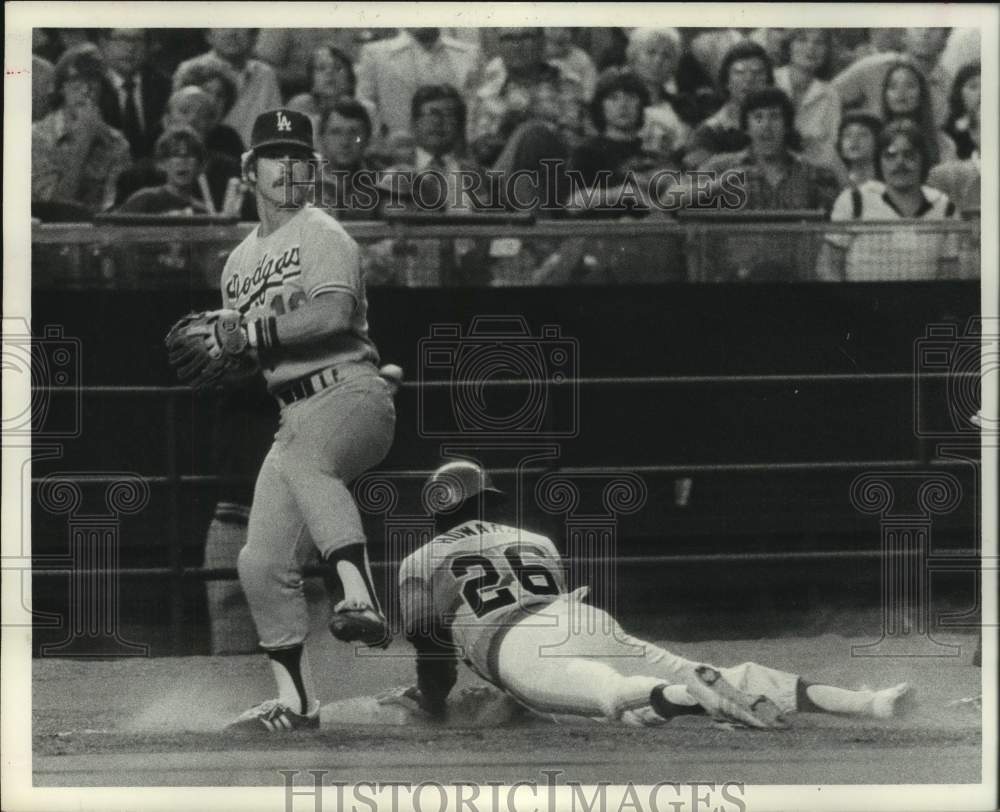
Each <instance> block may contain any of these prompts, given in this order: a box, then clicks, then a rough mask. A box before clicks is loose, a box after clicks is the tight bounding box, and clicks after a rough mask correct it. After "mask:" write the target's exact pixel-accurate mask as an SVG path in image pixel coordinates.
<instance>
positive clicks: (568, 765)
mask: <svg viewBox="0 0 1000 812" xmlns="http://www.w3.org/2000/svg"><path fill="white" fill-rule="evenodd" d="M940 639H941V640H943V641H944V642H948V643H952V644H956V645H959V646H960V647H961V653H960V656H957V657H949V658H900V657H897V658H883V657H854V656H852V655H851V645H852V644H859V643H867V642H871V641H870V640H859V639H854V640H852V639H847V638H843V637H839V636H835V635H824V636H822V637H815V638H794V639H785V640H757V641H753V640H740V641H734V642H722V641H718V642H712V643H698V644H684V645H676V646H671V648H673V650H675V651H677V652H678V653H681V654H684V655H686V656H689V657H697V658H700V659H703V660H707V661H710V662H714V663H716V664H718V665H729V664H734V663H737V662H741V661H744V660H755V661H757V662H762V663H766V664H768V665H772V666H775V667H777V668H783V669H786V670H789V671H793V672H795V673H800V674H803V675H804V676H806V677H808V678H811V679H814V680H822V681H830V682H834V683H838V684H843V685H845V686H851V687H857V686H860V685H862V684H867V685H871V686H878V687H882V686H884V685H889V684H892V683H895V682H898V681H902V680H908V681H910V682H911V683H912V684H913V685H914V686H915V687H916V691H917V696H918V698H919V703H918V706H917V708H916V709H915V711H914V712H913V713H912V714H911V715H910V716H909V717H907V718H905V719H897V720H891V721H887V722H876V721H870V720H863V721H860V722H859V721H857V720H851V719H848V718H844V717H831V716H817V715H802V716H798V717H794V718H793V719H792V720H791V725H790V727H789V729H788V730H782V731H766V732H762V733H761V732H749V731H724V730H719V729H716V728H714V727H713V726H712V725H711V724H710V723H708V722H707V720H705V719H703V718H682V719H679V720H676V721H675V722H674V723H673V724H671V725H667V726H665V727H663V728H658V729H634V728H623V727H618V726H611V725H594V724H581V725H555V724H552V723H548V722H543V721H532V722H530V723H527V724H520V725H517V726H511V727H508V728H494V729H487V728H469V727H461V726H449V727H427V726H413V727H406V728H403V727H360V726H345V727H343V728H338V729H323V730H320V731H317V732H312V733H306V734H290V735H283V736H280V737H271V738H267V737H256V736H247V735H242V736H233V735H231V734H224V733H221V732H220V728H221V726H222V725H223V724H225V722H227V721H229V720H230V719H231V718H232V717H234V716H235V715H236V714H237V713H239V712H240V711H242V710H243V709H245V708H246V707H248V706H250V705H252V704H254V703H256V702H258V701H260V700H261V699H264V698H267V697H269V696H270V695H271V693H272V690H273V689H272V687H271V677H270V673H269V670H268V668H267V665H266V663H265V661H264V659H263V658H261V657H215V658H211V657H188V658H162V659H127V660H126V659H122V660H110V661H77V660H59V659H51V660H36V661H34V663H33V694H34V696H33V731H32V735H33V743H34V755H35V758H34V779H35V784H36V785H37V786H198V785H208V786H212V785H214V786H244V785H245V786H253V785H280V784H282V783H283V780H284V779H283V778H282V776H281V775H280V774H279V773H278V770H282V769H283V770H301V771H303V775H304V779H303V780H306V781H309V780H311V779H310V778H309V777H308V775H305V773H304V771H306V770H309V769H325V770H328V771H329V772H328V774H327V777H326V778H325V779H324V780H325V781H347V782H357V781H378V782H388V781H412V782H417V781H421V780H423V781H429V780H435V781H440V782H443V783H450V782H455V781H467V782H478V783H482V782H486V781H503V782H505V783H510V782H514V781H519V780H526V781H532V780H534V781H539V780H542V778H541V775H540V771H541V770H561V771H562V774H561V776H560V780H563V781H569V780H578V781H583V782H588V783H589V782H595V781H610V782H613V783H623V782H626V781H633V782H636V783H646V784H651V783H655V782H658V781H680V782H690V781H708V782H715V783H723V782H726V781H738V782H739V781H742V782H746V783H750V784H800V783H808V784H819V783H824V784H838V783H879V784H892V783H959V784H960V783H976V782H978V781H979V780H980V767H981V749H980V748H981V718H980V711H979V710H978V709H977V708H975V706H974V705H972V704H971V703H967V704H964V705H958V706H953V707H949V706H948V703H950V702H953V701H955V700H961V699H964V698H967V697H975V696H978V695H979V694H980V693H981V687H980V679H981V672H980V670H979V669H978V668H975V667H973V666H971V665H970V659H971V656H972V650H973V648H974V643H973V641H972V639H971V638H969V637H963V636H956V635H952V636H942V637H941V638H940ZM317 642H318V643H319V645H318V646H315V647H314V650H315V654H314V655H313V658H312V659H313V664H314V668H315V671H316V674H317V677H318V682H319V683H320V685H321V686H322V687H321V690H322V692H323V699H324V701H329V700H332V699H337V698H347V697H351V696H360V695H364V694H371V693H375V692H377V691H380V690H383V689H386V688H390V687H392V686H394V685H401V684H404V683H408V682H410V680H411V668H412V664H411V660H410V658H409V657H408V656H406V651H407V647H406V646H403V645H399V646H396V645H394V646H393V647H391V648H390V649H389V651H388V652H387V653H384V654H383V653H379V654H377V655H372V654H368V653H365V654H364V655H361V654H354V653H353V652H352V651H351V650H350V649H348V648H347V647H344V646H340V645H338V644H335V643H334V642H333V641H330V640H326V639H323V638H317ZM473 681H474V679H473V678H472V677H471V676H470V675H468V674H463V676H462V678H461V681H460V685H461V684H472V683H473Z"/></svg>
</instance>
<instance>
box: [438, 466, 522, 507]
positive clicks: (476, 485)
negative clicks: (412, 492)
mask: <svg viewBox="0 0 1000 812" xmlns="http://www.w3.org/2000/svg"><path fill="white" fill-rule="evenodd" d="M486 492H488V493H496V494H502V493H503V491H501V490H500V489H499V488H497V487H496V486H495V485H494V484H493V480H492V479H490V475H489V474H488V473H487V472H486V470H485V469H484V468H483V467H482V466H480V465H476V463H474V462H468V461H466V460H458V461H457V462H449V463H447V464H445V465H442V466H441V467H440V468H438V469H437V470H436V471H435V472H434V473H433V474H431V475H430V478H429V479H428V480H427V482H426V483H425V484H424V503H425V504H426V506H427V508H428V509H429V510H430V512H431V513H451V512H452V511H453V510H456V509H457V508H458V507H460V506H461V505H463V504H465V501H466V500H467V499H470V498H472V497H473V496H477V495H479V494H481V493H486Z"/></svg>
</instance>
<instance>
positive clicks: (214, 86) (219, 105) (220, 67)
mask: <svg viewBox="0 0 1000 812" xmlns="http://www.w3.org/2000/svg"><path fill="white" fill-rule="evenodd" d="M185 87H197V88H201V89H202V90H204V91H205V92H206V93H208V94H209V96H211V97H212V99H213V100H214V101H215V114H214V120H213V122H212V126H211V127H210V128H209V130H208V132H207V134H206V135H205V136H204V141H205V148H206V149H207V150H208V151H209V152H216V153H221V154H223V155H228V156H229V157H231V158H233V159H234V160H236V161H239V160H241V156H242V155H243V152H244V147H243V139H242V138H241V137H240V135H239V133H237V132H236V130H234V129H233V128H232V127H230V126H229V125H228V124H225V123H224V122H223V119H224V118H225V117H226V116H227V115H228V114H229V111H230V110H232V109H233V105H234V104H236V74H234V73H233V71H232V70H230V69H229V68H228V67H227V66H226V65H224V64H222V63H221V62H205V61H202V62H194V63H191V64H189V65H188V66H187V67H186V68H184V70H183V71H181V70H178V71H177V72H176V73H175V74H174V88H175V89H178V90H180V89H182V88H185Z"/></svg>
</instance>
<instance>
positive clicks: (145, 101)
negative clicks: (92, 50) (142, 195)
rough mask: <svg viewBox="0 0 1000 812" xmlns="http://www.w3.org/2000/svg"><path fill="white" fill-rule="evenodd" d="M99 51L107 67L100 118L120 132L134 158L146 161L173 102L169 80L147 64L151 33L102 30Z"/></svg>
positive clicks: (112, 29)
mask: <svg viewBox="0 0 1000 812" xmlns="http://www.w3.org/2000/svg"><path fill="white" fill-rule="evenodd" d="M100 48H101V53H102V54H103V55H104V61H105V62H106V63H107V67H108V70H107V76H108V82H107V86H106V88H105V89H104V90H103V92H102V94H101V99H100V107H101V115H102V116H103V118H104V120H105V121H106V122H107V123H108V124H109V125H111V126H112V127H114V128H115V129H117V130H121V132H122V134H123V135H124V136H125V138H126V139H127V140H128V142H129V147H130V148H131V151H132V157H133V158H136V159H138V158H147V157H149V156H150V155H152V154H153V146H154V145H155V144H156V139H157V138H158V137H159V136H160V133H161V132H163V130H162V128H161V126H160V119H161V118H162V116H163V110H164V108H165V107H166V104H167V99H168V98H170V78H169V77H167V76H164V75H163V74H161V73H159V72H157V71H156V70H154V69H153V68H152V67H151V66H150V65H149V64H148V63H147V56H148V53H149V48H148V32H147V31H146V29H144V28H108V29H102V31H101V35H100Z"/></svg>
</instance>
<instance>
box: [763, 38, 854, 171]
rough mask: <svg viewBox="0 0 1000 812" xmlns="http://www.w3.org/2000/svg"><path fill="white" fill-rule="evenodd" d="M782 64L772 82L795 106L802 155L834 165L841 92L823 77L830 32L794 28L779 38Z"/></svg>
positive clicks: (827, 66) (830, 54) (830, 53)
mask: <svg viewBox="0 0 1000 812" xmlns="http://www.w3.org/2000/svg"><path fill="white" fill-rule="evenodd" d="M781 56H782V62H783V63H784V64H783V67H780V68H777V69H775V71H774V84H775V86H776V87H779V88H781V89H782V90H783V91H785V94H786V95H787V96H788V98H789V99H791V100H792V105H793V106H794V107H795V129H796V131H797V132H798V134H799V136H800V137H801V139H802V150H801V152H802V157H803V158H806V159H807V160H809V161H811V162H812V163H814V164H821V165H823V166H827V167H830V168H831V169H836V168H837V167H839V164H840V162H839V161H838V158H837V149H836V138H837V131H838V129H839V127H840V96H839V95H838V94H837V91H835V90H834V89H833V88H832V87H831V85H830V83H829V82H828V81H826V80H827V79H828V78H829V75H830V64H831V60H832V58H833V32H832V31H830V30H829V29H821V28H794V29H792V30H791V31H790V32H788V33H787V34H786V35H785V37H784V38H783V40H782V53H781Z"/></svg>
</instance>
